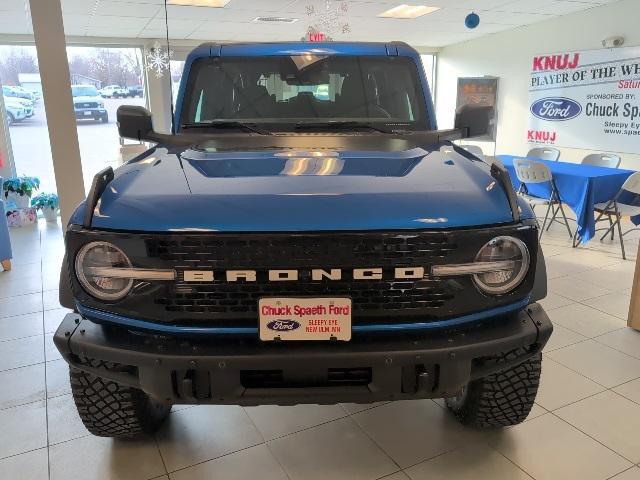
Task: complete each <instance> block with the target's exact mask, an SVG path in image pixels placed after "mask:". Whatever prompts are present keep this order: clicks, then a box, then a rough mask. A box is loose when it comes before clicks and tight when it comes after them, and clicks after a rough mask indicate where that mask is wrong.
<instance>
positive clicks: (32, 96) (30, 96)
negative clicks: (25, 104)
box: [13, 86, 38, 102]
mask: <svg viewBox="0 0 640 480" xmlns="http://www.w3.org/2000/svg"><path fill="white" fill-rule="evenodd" d="M13 89H14V90H15V91H16V92H17V93H18V95H19V96H20V98H26V99H27V100H30V101H31V102H35V101H36V100H38V95H36V92H32V91H31V90H27V89H26V88H24V87H21V86H14V87H13Z"/></svg>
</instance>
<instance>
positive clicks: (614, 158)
mask: <svg viewBox="0 0 640 480" xmlns="http://www.w3.org/2000/svg"><path fill="white" fill-rule="evenodd" d="M621 161H622V160H621V159H620V157H619V156H618V155H613V154H609V153H591V154H589V155H587V156H586V157H584V158H583V159H582V165H594V166H596V167H608V168H618V167H619V166H620V162H621Z"/></svg>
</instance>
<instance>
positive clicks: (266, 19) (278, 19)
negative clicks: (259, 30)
mask: <svg viewBox="0 0 640 480" xmlns="http://www.w3.org/2000/svg"><path fill="white" fill-rule="evenodd" d="M253 21H254V22H259V23H296V22H297V21H298V19H297V18H291V17H256V18H254V19H253Z"/></svg>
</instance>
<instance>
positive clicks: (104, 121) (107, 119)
mask: <svg viewBox="0 0 640 480" xmlns="http://www.w3.org/2000/svg"><path fill="white" fill-rule="evenodd" d="M100 121H101V122H102V123H109V116H108V115H104V116H102V117H100Z"/></svg>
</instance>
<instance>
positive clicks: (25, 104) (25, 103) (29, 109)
mask: <svg viewBox="0 0 640 480" xmlns="http://www.w3.org/2000/svg"><path fill="white" fill-rule="evenodd" d="M11 98H13V99H14V100H15V101H16V102H18V103H19V104H20V105H22V108H24V110H25V112H26V114H27V118H31V117H33V115H34V114H35V108H34V106H33V102H32V101H31V100H27V99H26V98H20V97H11Z"/></svg>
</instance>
